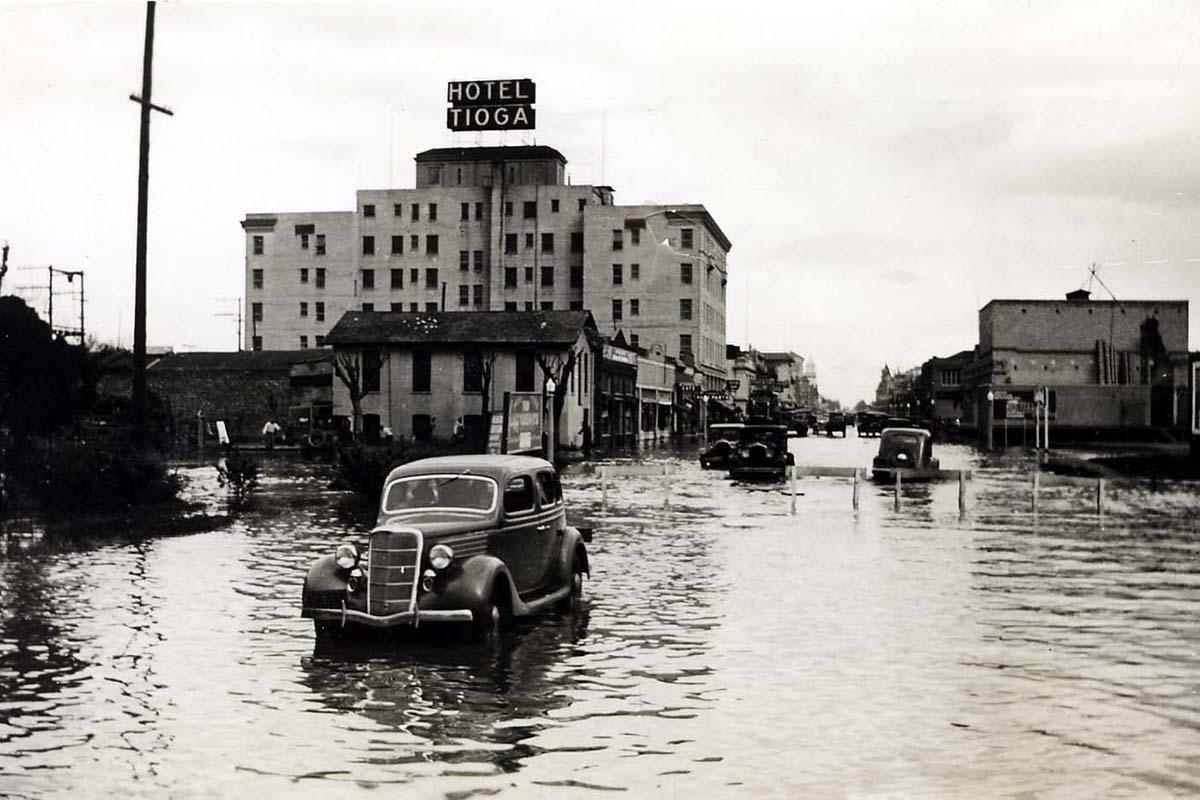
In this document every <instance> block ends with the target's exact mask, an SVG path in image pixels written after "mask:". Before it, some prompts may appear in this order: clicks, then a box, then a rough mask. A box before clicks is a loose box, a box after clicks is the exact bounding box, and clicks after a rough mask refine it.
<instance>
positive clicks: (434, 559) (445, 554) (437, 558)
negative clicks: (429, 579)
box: [429, 544, 454, 569]
mask: <svg viewBox="0 0 1200 800" xmlns="http://www.w3.org/2000/svg"><path fill="white" fill-rule="evenodd" d="M453 560H454V551H453V550H452V549H450V547H449V546H448V545H444V544H435V545H434V546H433V548H432V549H431V550H430V551H429V564H430V566H432V567H433V568H434V569H445V568H446V567H448V566H450V562H451V561H453Z"/></svg>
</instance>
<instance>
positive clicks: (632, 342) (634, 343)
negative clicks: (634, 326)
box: [629, 333, 638, 347]
mask: <svg viewBox="0 0 1200 800" xmlns="http://www.w3.org/2000/svg"><path fill="white" fill-rule="evenodd" d="M629 344H630V345H631V346H632V347H637V346H638V335H637V334H636V333H631V334H629Z"/></svg>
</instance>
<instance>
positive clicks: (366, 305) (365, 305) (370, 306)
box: [362, 303, 375, 311]
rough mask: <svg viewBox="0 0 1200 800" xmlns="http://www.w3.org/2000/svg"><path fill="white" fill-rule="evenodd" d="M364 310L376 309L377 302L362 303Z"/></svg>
mask: <svg viewBox="0 0 1200 800" xmlns="http://www.w3.org/2000/svg"><path fill="white" fill-rule="evenodd" d="M362 310H363V311H374V310H375V304H374V303H363V304H362Z"/></svg>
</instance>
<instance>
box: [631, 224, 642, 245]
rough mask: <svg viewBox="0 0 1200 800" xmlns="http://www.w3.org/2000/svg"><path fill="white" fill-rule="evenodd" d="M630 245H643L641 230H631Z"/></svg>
mask: <svg viewBox="0 0 1200 800" xmlns="http://www.w3.org/2000/svg"><path fill="white" fill-rule="evenodd" d="M629 243H630V244H632V245H639V244H641V243H642V229H641V228H630V229H629Z"/></svg>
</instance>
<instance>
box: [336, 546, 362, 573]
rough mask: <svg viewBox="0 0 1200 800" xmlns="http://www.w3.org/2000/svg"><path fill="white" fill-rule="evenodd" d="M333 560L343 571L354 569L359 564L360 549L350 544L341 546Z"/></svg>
mask: <svg viewBox="0 0 1200 800" xmlns="http://www.w3.org/2000/svg"><path fill="white" fill-rule="evenodd" d="M333 560H334V561H336V562H337V565H338V566H339V567H341V568H342V569H353V568H354V566H355V565H356V564H357V563H358V548H357V547H355V546H354V545H352V544H350V543H349V542H345V543H343V544H339V545H338V549H337V553H336V554H335V555H334V557H333Z"/></svg>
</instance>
